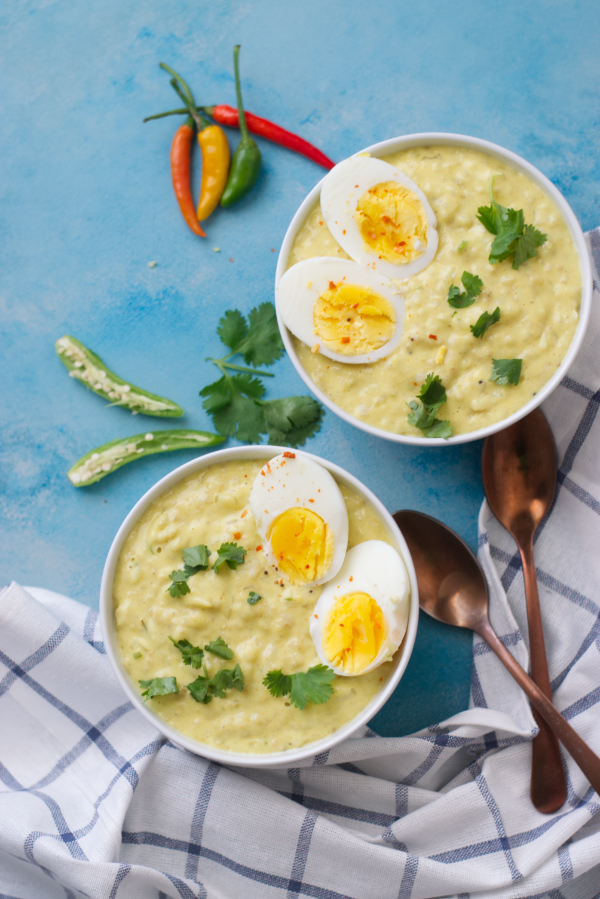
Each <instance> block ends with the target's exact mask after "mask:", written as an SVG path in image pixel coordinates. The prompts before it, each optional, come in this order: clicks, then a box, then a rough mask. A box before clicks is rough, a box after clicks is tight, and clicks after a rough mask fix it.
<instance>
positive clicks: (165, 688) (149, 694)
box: [140, 677, 179, 702]
mask: <svg viewBox="0 0 600 899" xmlns="http://www.w3.org/2000/svg"><path fill="white" fill-rule="evenodd" d="M140 687H144V692H143V693H142V696H145V697H146V699H145V700H144V702H148V700H149V699H152V698H153V697H154V696H166V694H167V693H177V692H178V690H179V687H178V686H177V679H176V678H174V677H153V678H152V679H151V680H141V681H140Z"/></svg>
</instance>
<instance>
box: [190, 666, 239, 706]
mask: <svg viewBox="0 0 600 899" xmlns="http://www.w3.org/2000/svg"><path fill="white" fill-rule="evenodd" d="M187 688H188V690H189V691H190V693H191V694H192V696H193V698H194V699H195V700H196V702H202V703H204V705H208V703H209V702H212V700H213V697H215V696H216V697H218V698H219V699H224V698H225V695H226V692H227V690H231V689H236V690H239V691H240V692H241V691H242V690H243V689H244V673H243V671H242V669H241V668H240V666H239V665H236V666H235V668H221V669H220V671H217V673H216V674H215V675H214V676H213V677H209V676H208V672H207V671H206V669H204V674H203V675H202V674H199V675H198V677H197V678H196V680H195V681H192V683H191V684H188V685H187Z"/></svg>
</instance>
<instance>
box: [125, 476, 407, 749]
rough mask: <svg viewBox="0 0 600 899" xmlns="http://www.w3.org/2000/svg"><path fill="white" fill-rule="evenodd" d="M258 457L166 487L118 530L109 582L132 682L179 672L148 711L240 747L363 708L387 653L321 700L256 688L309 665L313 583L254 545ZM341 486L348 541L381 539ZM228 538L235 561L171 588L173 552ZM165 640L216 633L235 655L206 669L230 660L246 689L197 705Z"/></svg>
mask: <svg viewBox="0 0 600 899" xmlns="http://www.w3.org/2000/svg"><path fill="white" fill-rule="evenodd" d="M263 464H264V463H263V462H261V461H238V462H233V461H232V462H223V463H221V464H215V465H212V466H210V467H209V468H205V469H203V470H202V471H199V472H196V473H194V474H191V475H188V477H186V478H184V479H183V480H182V481H180V482H179V483H178V484H176V485H175V486H174V487H172V488H171V489H169V490H167V491H165V493H163V494H162V496H160V497H159V498H158V499H156V500H155V501H154V502H153V503H151V504H150V506H149V507H148V509H147V510H146V511H145V512H144V514H143V515H142V516H141V518H140V519H139V521H138V522H137V523H136V524H135V526H134V527H133V529H132V531H131V532H130V534H129V536H128V537H127V539H126V541H125V543H124V546H123V549H122V551H121V554H120V557H119V560H118V563H117V568H116V573H115V579H114V585H113V597H114V609H115V621H116V629H117V639H118V645H119V651H120V653H121V657H122V659H123V663H124V665H125V668H126V670H127V672H128V674H129V676H130V677H131V679H132V681H133V683H134V684H135V686H136V688H137V687H138V683H139V681H142V680H143V681H148V680H150V679H153V678H167V677H175V678H176V680H177V686H178V687H179V689H178V692H177V693H173V694H170V695H165V696H157V697H155V698H152V699H150V700H149V702H150V705H151V707H152V708H153V709H154V711H156V712H157V713H158V714H159V715H160V717H161V718H163V719H164V721H166V722H167V723H168V724H170V725H171V726H172V727H174V728H176V729H177V730H178V731H180V732H181V733H183V734H185V735H186V736H188V737H191V738H192V739H195V740H199V741H200V742H202V743H206V744H208V745H210V746H214V747H217V748H219V749H225V750H230V751H234V752H246V753H268V752H278V751H282V750H287V749H293V748H296V747H299V746H304V745H305V744H307V743H311V742H313V741H315V740H319V739H321V738H323V737H326V736H327V735H329V734H332V733H334V732H335V731H336V730H338V729H339V728H340V727H341V726H342V725H344V724H345V723H346V722H348V721H350V720H351V719H352V718H354V717H355V716H356V715H357V714H358V713H359V712H360V711H362V709H364V707H365V706H366V705H367V704H368V703H369V701H370V700H371V699H372V698H373V697H374V696H375V695H376V694H377V693H378V692H379V690H380V689H381V687H382V685H383V684H384V683H385V682H386V681H387V680H388V678H389V676H390V674H391V672H392V669H393V667H394V665H393V663H391V662H386V663H384V664H383V665H381V666H380V667H378V668H376V669H374V670H373V671H370V672H368V673H366V674H363V675H360V676H357V677H336V679H335V681H334V682H333V688H334V692H333V695H332V697H331V698H330V699H329V700H328V701H327V702H326V703H325V704H323V705H315V704H313V703H309V704H308V705H307V706H306V708H304V709H301V710H300V709H298V708H295V707H294V706H293V705H291V704H290V703H289V697H285V696H283V697H279V698H275V697H273V696H272V695H271V694H270V693H269V692H268V690H267V689H266V687H265V686H264V685H263V683H262V681H263V678H264V677H265V675H266V674H267V672H269V671H272V670H275V669H282V671H284V672H285V673H294V672H297V671H306V670H307V669H308V668H310V667H311V666H313V665H317V664H318V663H319V658H318V656H317V653H316V651H315V647H314V644H313V642H312V639H311V637H310V634H309V629H308V622H309V618H310V615H311V613H312V612H313V609H314V606H315V604H316V602H317V600H318V598H319V596H320V594H321V591H322V589H323V588H322V587H317V586H312V587H309V586H297V585H293V584H292V583H291V581H290V580H289V579H288V578H287V577H286V575H285V574H284V573H283V572H282V571H281V570H277V569H276V568H275V567H274V566H271V564H269V562H268V561H267V559H266V557H265V554H264V552H263V551H262V549H261V548H260V546H261V544H260V538H259V536H258V533H257V530H256V524H255V521H254V518H253V516H252V513H251V512H250V509H249V497H250V489H251V487H252V484H253V482H254V479H255V478H256V476H257V475H258V473H259V471H260V469H261V465H263ZM340 489H341V492H342V496H343V499H344V502H345V504H346V508H347V510H348V518H349V536H348V547H352V546H355V545H356V544H359V543H363V542H364V541H366V540H382V541H384V542H386V543H388V544H389V543H391V541H390V538H389V535H388V533H387V530H386V528H385V526H384V524H383V522H382V521H381V520H380V519H379V517H378V516H377V515H376V514H375V512H374V510H373V509H372V508H371V506H369V505H368V504H367V503H366V502H365V501H364V500H363V499H362V498H361V497H360V496H358V495H357V494H356V493H354V492H353V491H352V490H349V489H348V488H346V487H344V486H342V485H340ZM226 542H236V543H237V544H238V545H240V546H243V547H244V548H245V549H246V550H247V553H246V556H245V561H244V563H243V564H240V565H239V566H238V567H237V569H235V570H232V569H230V568H228V567H227V565H222V566H221V567H220V568H219V570H218V572H216V571H214V570H212V568H210V567H209V568H208V569H207V570H206V571H200V572H198V573H197V574H195V575H194V576H193V577H190V579H189V581H188V583H189V586H190V593H188V594H186V595H184V596H181V597H180V598H174V597H173V596H171V595H170V593H169V585H170V584H171V581H170V579H169V574H170V573H171V572H172V571H173V570H174V569H175V570H176V569H178V568H181V567H182V550H183V549H185V548H186V547H192V546H197V545H199V544H205V545H207V546H208V547H210V548H211V549H214V548H217V547H219V546H220V545H221V544H222V543H226ZM214 558H215V556H214V555H211V562H212V561H213V560H214ZM252 593H253V594H255V595H260V597H261V599H260V601H258V602H256V604H255V605H250V604H249V603H248V597H249V596H250V594H252ZM169 637H172V638H173V640H175V641H180V640H188V641H189V643H190V644H192V645H193V646H199V647H204V646H205V645H206V644H208V643H210V642H212V641H215V640H217V639H218V638H221V639H222V640H223V641H224V642H225V643H226V644H227V645H228V646H229V647H230V648H231V649H232V650H233V658H232V659H231V660H230V661H227V660H223V659H220V658H218V657H216V656H214V655H211V654H209V653H206V655H205V656H204V662H205V663H206V665H207V668H208V673H209V674H210V675H211V677H212V676H213V675H214V674H215V673H216V672H217V671H218V670H219V669H223V668H227V669H232V668H233V666H234V665H236V664H237V665H239V666H240V668H241V669H242V671H243V676H244V689H243V690H242V691H239V690H236V689H230V690H228V691H227V693H226V696H225V697H224V698H215V699H214V700H213V701H212V702H210V703H209V704H207V705H204V704H202V703H201V702H196V701H195V700H194V699H193V698H192V695H191V694H190V692H189V691H188V690H187V689H186V685H187V684H189V683H190V682H193V681H194V678H195V677H196V675H197V674H198V673H199V672H198V671H196V670H194V669H193V668H192V667H190V666H189V665H185V664H184V662H183V656H182V654H181V652H180V651H179V650H178V649H177V648H176V647H175V646H174V645H173V643H172V642H171V640H170V639H169Z"/></svg>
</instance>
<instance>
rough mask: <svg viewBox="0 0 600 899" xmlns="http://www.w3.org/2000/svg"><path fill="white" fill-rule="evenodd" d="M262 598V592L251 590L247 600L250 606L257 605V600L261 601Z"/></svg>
mask: <svg viewBox="0 0 600 899" xmlns="http://www.w3.org/2000/svg"><path fill="white" fill-rule="evenodd" d="M261 599H262V596H261V595H260V593H255V592H254V590H251V591H250V593H249V594H248V599H247V600H246V602H247V603H248V605H249V606H255V605H256V603H257V602H260V601H261Z"/></svg>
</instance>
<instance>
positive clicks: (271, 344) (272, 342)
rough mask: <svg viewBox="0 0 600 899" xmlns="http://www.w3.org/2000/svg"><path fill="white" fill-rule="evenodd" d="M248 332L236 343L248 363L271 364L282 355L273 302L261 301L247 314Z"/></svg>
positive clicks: (237, 351) (237, 350)
mask: <svg viewBox="0 0 600 899" xmlns="http://www.w3.org/2000/svg"><path fill="white" fill-rule="evenodd" d="M248 323H249V328H248V333H247V334H246V335H245V337H244V339H243V340H242V341H241V342H240V343H239V344H238V347H237V349H236V351H235V352H236V353H241V354H242V356H243V357H244V361H245V362H246V363H247V364H248V365H257V366H261V365H273V363H274V362H276V361H277V360H278V359H279V358H280V357H281V356H282V355H283V341H282V339H281V334H280V333H279V325H278V324H277V315H276V314H275V306H274V305H273V303H262V304H261V305H260V306H257V307H256V309H252V310H251V311H250V314H249V315H248Z"/></svg>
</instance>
